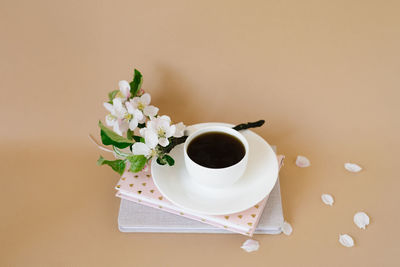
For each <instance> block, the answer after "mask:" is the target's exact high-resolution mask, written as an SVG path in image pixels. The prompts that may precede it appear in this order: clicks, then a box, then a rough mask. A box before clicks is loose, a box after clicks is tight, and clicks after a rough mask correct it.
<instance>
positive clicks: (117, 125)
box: [113, 121, 122, 136]
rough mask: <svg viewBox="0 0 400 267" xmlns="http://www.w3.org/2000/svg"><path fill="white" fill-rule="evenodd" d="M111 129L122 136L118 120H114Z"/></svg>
mask: <svg viewBox="0 0 400 267" xmlns="http://www.w3.org/2000/svg"><path fill="white" fill-rule="evenodd" d="M113 131H114V132H116V133H117V134H119V135H121V136H122V131H121V129H120V128H119V123H118V121H116V122H115V123H114V127H113Z"/></svg>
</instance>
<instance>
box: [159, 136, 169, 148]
mask: <svg viewBox="0 0 400 267" xmlns="http://www.w3.org/2000/svg"><path fill="white" fill-rule="evenodd" d="M158 143H159V144H160V145H161V146H163V147H166V146H168V144H169V141H168V139H167V138H160V139H159V140H158Z"/></svg>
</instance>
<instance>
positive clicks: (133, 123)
mask: <svg viewBox="0 0 400 267" xmlns="http://www.w3.org/2000/svg"><path fill="white" fill-rule="evenodd" d="M137 126H138V121H137V119H136V118H133V119H131V121H130V122H129V129H131V131H133V130H135V129H136V127H137Z"/></svg>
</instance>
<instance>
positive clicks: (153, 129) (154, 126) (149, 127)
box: [146, 120, 157, 132]
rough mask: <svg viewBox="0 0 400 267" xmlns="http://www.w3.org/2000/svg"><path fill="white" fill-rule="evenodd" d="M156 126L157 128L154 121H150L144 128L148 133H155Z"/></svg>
mask: <svg viewBox="0 0 400 267" xmlns="http://www.w3.org/2000/svg"><path fill="white" fill-rule="evenodd" d="M156 126H157V125H156V122H155V120H150V121H148V122H147V124H146V128H147V129H148V130H149V131H153V132H157V128H156Z"/></svg>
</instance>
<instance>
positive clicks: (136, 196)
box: [116, 156, 284, 236]
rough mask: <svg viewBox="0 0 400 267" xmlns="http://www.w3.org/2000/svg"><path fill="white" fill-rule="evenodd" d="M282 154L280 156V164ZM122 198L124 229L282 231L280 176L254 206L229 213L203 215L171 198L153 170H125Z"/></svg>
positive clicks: (120, 223) (119, 185) (120, 222)
mask: <svg viewBox="0 0 400 267" xmlns="http://www.w3.org/2000/svg"><path fill="white" fill-rule="evenodd" d="M283 158H284V157H283V156H278V161H279V162H280V164H281V166H282V164H283ZM116 189H117V194H116V196H117V197H120V198H121V204H120V210H119V216H118V226H119V230H120V231H121V232H166V233H239V234H243V235H247V236H252V235H253V234H279V233H281V225H282V224H283V213H282V203H281V193H280V186H279V179H278V180H277V182H276V184H275V187H274V188H273V190H272V191H271V193H270V194H269V195H268V196H267V197H265V198H264V199H263V200H262V201H260V202H259V203H257V204H256V205H254V206H253V207H251V208H249V209H247V210H245V211H241V212H238V213H234V214H229V215H204V214H196V213H195V212H190V211H187V210H185V209H183V208H181V207H179V206H177V205H175V204H173V203H172V202H170V201H168V200H167V199H166V198H165V197H164V196H163V195H162V194H161V193H160V191H159V190H158V189H157V187H156V185H155V184H154V182H153V179H152V177H151V171H150V170H144V171H141V172H139V173H132V172H128V171H126V172H125V173H124V174H123V175H122V177H121V179H120V180H119V182H118V183H117V185H116Z"/></svg>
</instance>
